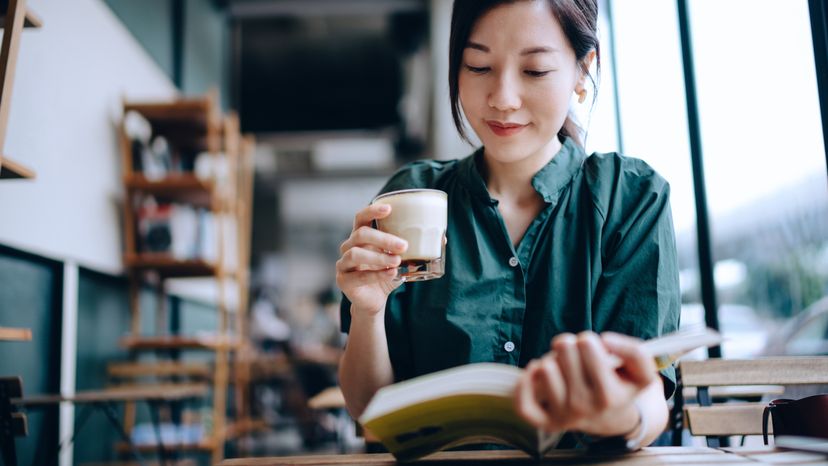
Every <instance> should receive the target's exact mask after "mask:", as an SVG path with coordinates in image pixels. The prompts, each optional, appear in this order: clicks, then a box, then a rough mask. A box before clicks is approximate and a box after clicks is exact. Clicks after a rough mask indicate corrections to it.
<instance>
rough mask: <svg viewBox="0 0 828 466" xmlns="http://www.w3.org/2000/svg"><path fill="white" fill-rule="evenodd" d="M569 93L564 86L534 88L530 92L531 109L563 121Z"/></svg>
mask: <svg viewBox="0 0 828 466" xmlns="http://www.w3.org/2000/svg"><path fill="white" fill-rule="evenodd" d="M570 97H571V96H570V95H569V91H568V88H566V87H565V86H551V87H544V88H540V89H536V90H535V91H533V92H532V94H531V98H530V99H527V100H529V101H530V102H531V105H532V111H533V113H535V114H539V115H543V116H544V117H546V118H549V119H553V120H556V121H557V120H561V121H563V119H564V118H566V115H567V114H568V113H569V103H570Z"/></svg>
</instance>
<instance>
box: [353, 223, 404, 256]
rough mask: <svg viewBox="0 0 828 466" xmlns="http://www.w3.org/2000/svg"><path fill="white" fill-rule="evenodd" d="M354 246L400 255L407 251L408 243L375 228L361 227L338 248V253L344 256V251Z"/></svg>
mask: <svg viewBox="0 0 828 466" xmlns="http://www.w3.org/2000/svg"><path fill="white" fill-rule="evenodd" d="M355 246H360V247H365V246H372V247H374V248H376V249H378V250H381V251H388V252H393V253H396V254H402V253H403V252H405V250H406V249H408V242H407V241H406V240H404V239H402V238H400V237H398V236H394V235H392V234H389V233H385V232H384V231H380V230H377V229H376V228H371V227H364V226H363V227H359V228H357V229H356V230H354V231H353V232H352V233H351V237H350V238H348V240H346V241H345V242H344V243H342V246H340V251H339V252H340V253H341V254H344V253H345V251H347V250H348V249H350V248H352V247H355Z"/></svg>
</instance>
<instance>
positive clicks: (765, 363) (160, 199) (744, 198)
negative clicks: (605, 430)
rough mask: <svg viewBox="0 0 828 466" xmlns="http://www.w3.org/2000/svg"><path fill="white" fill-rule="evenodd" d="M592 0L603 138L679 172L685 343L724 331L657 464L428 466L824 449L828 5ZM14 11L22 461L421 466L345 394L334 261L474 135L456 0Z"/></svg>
mask: <svg viewBox="0 0 828 466" xmlns="http://www.w3.org/2000/svg"><path fill="white" fill-rule="evenodd" d="M532 1H541V0H532ZM597 3H598V25H597V29H598V34H599V39H600V43H601V67H600V73H597V71H598V70H596V69H595V67H594V66H593V69H592V72H593V73H594V74H595V75H596V76H598V79H596V81H595V83H594V85H593V84H590V86H589V87H588V97H587V99H586V102H587V103H586V104H585V105H578V106H575V107H574V110H573V111H574V112H575V116H576V117H577V119H578V121H579V122H581V124H582V126H583V127H584V128H586V130H587V131H586V138H585V149H586V153H587V154H590V153H593V152H618V153H623V154H625V155H627V156H631V157H635V158H638V159H641V160H643V161H645V162H646V163H647V164H649V165H650V166H652V167H653V168H654V169H655V170H656V171H657V172H658V173H660V174H661V175H662V176H663V177H664V178H665V179H666V180H667V181H668V182H669V184H670V202H671V209H672V221H673V224H674V229H675V235H676V248H677V252H678V268H679V273H678V275H679V285H680V286H679V288H680V327H679V328H680V329H691V328H704V327H706V328H710V329H713V330H715V331H717V332H718V333H719V334H720V335H721V336H722V337H723V339H722V341H720V342H717V343H716V345H715V346H710V347H707V348H704V347H702V348H696V349H693V350H692V351H690V352H688V353H687V354H685V355H683V357H682V359H681V360H679V361H678V362H676V363H675V365H676V366H677V368H678V374H679V375H678V377H677V383H678V385H677V389H676V391H675V393H674V394H673V395H672V396H671V397H670V399H669V400H668V408H669V410H670V413H669V422H668V424H667V425H666V426H665V429H664V432H663V433H662V434H661V436H660V437H658V439H657V440H656V441H655V442H654V443H653V444H652V445H651V446H647V447H645V448H644V449H642V450H638V451H635V452H625V453H622V454H621V456H618V455H613V454H612V453H607V452H601V451H598V452H595V451H593V450H592V449H590V448H576V449H575V450H566V451H564V450H552V451H551V452H548V453H547V454H546V456H545V457H544V458H543V459H539V458H537V457H535V458H533V457H531V456H530V455H527V454H526V453H523V452H522V451H520V450H497V451H495V450H456V451H440V452H436V453H433V456H430V457H427V458H426V459H425V460H423V461H435V462H437V463H440V464H461V463H462V464H479V463H480V462H483V461H493V462H501V463H504V464H541V463H542V464H604V462H605V461H606V462H607V463H606V464H610V463H612V464H626V463H627V462H629V464H669V463H675V464H691V463H692V464H730V463H757V462H758V463H768V464H780V463H786V464H828V432H826V428H825V425H826V424H825V423H826V422H828V421H826V419H828V395H825V394H828V166H827V165H826V163H828V3H826V2H823V1H821V0H789V1H786V2H784V3H783V2H779V1H774V0H718V1H706V0H638V1H634V2H631V1H626V0H624V1H616V0H598V2H597ZM0 8H2V9H3V10H4V11H3V12H2V15H3V16H2V20H1V21H2V23H0V24H2V26H3V35H2V37H3V39H2V54H0V80H2V85H1V86H0V453H2V455H0V457H2V464H5V465H7V466H16V465H18V464H19V465H28V464H32V465H41V464H42V465H60V466H70V465H91V464H96V465H100V464H124V465H126V464H142V465H149V464H198V465H206V464H223V465H224V466H242V465H258V466H264V465H277V464H394V463H395V461H396V460H398V459H401V458H402V457H400V456H396V457H395V456H392V455H391V454H389V453H388V451H392V452H393V448H392V447H391V446H390V444H389V442H390V441H386V440H387V439H385V438H378V437H377V435H375V434H373V433H372V432H371V431H370V430H368V429H365V428H364V426H363V425H361V424H360V422H359V421H358V420H355V419H353V418H352V417H351V415H350V414H349V411H348V409H347V408H346V405H345V401H344V397H343V394H342V390H341V389H340V388H339V387H340V386H339V381H338V377H339V376H338V367H339V363H340V358H341V357H342V354H343V348H345V347H346V344H347V339H348V336H347V334H345V333H343V332H342V331H341V330H342V329H341V325H342V323H341V322H340V319H341V313H340V303H341V300H342V292H341V290H340V289H339V288H338V285H337V281H336V269H335V264H336V262H337V260H338V259H339V258H340V255H341V251H340V245H342V243H343V241H345V240H346V239H347V238H348V237H349V235H350V234H351V231H352V228H353V225H354V215H355V213H356V212H357V211H359V210H360V209H363V208H364V207H365V206H367V205H368V204H369V203H370V202H371V201H372V199H374V197H375V196H376V195H377V194H378V193H379V192H380V191H381V189H382V188H383V186H384V185H385V183H386V181H387V180H388V179H389V178H390V177H391V176H392V175H393V174H394V173H395V172H396V171H397V170H398V169H400V168H401V167H403V166H405V165H406V164H408V163H411V162H415V161H419V160H430V159H431V160H437V161H445V160H451V159H458V158H463V157H466V156H467V155H469V154H471V153H472V152H473V151H474V150H475V149H476V147H478V145H479V144H480V141H479V140H478V139H477V138H475V137H474V135H472V137H471V140H470V141H464V140H463V139H462V138H461V137H460V136H459V135H458V134H457V130H456V129H455V125H454V121H453V118H452V113H451V106H450V97H449V86H448V82H447V80H446V76H448V73H449V47H448V44H449V31H450V26H451V16H452V1H450V0H4V1H0ZM573 98H574V99H577V96H574V97H573ZM64 204H65V205H64ZM450 222H451V219H450V218H449V223H450ZM446 247H447V248H448V249H449V251H450V249H451V239H449V240H448V243H447V246H446ZM413 318H416V316H414V317H413ZM507 351H510V350H508V349H507ZM820 395H822V396H820ZM779 400H803V401H804V400H809V401H808V402H809V403H810V404H807V405H804V404H800V405H798V406H799V408H797V409H799V410H798V411H796V413H795V415H794V414H790V413H792V412H793V410H789V411H785V410H784V408H785V407H784V405H785V404H786V403H795V402H794V401H789V402H784V401H779ZM802 406H806V407H802ZM786 412H787V413H789V416H793V417H790V418H789V419H790V421H789V422H788V423H787V424H786V423H785V413H786ZM423 416H425V415H423ZM763 416H765V417H764V419H763ZM768 416H769V417H770V419H768ZM418 425H419V424H418ZM426 425H427V423H426ZM809 426H810V427H809ZM430 432H431V431H429V430H428V428H425V427H424V428H423V429H420V430H419V431H418V433H417V435H420V436H423V437H425V436H427V435H430ZM763 433H764V436H763ZM397 440H398V441H399V437H397ZM443 447H445V445H443ZM443 447H440V448H435V449H434V450H443V449H444V448H443ZM402 459H404V458H402Z"/></svg>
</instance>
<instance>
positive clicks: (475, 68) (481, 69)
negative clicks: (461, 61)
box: [465, 65, 491, 74]
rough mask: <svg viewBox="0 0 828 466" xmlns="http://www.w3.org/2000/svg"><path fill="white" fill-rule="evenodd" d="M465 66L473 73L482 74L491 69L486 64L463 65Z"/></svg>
mask: <svg viewBox="0 0 828 466" xmlns="http://www.w3.org/2000/svg"><path fill="white" fill-rule="evenodd" d="M465 67H466V69H467V70H469V71H471V72H472V73H475V74H484V73H488V72H489V71H490V70H491V68H489V67H488V66H471V65H465Z"/></svg>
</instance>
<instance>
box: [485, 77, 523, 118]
mask: <svg viewBox="0 0 828 466" xmlns="http://www.w3.org/2000/svg"><path fill="white" fill-rule="evenodd" d="M509 75H510V73H500V74H499V75H498V76H497V77H496V79H495V80H494V83H493V86H494V87H493V88H492V89H491V92H490V93H489V102H488V103H489V107H491V108H494V109H495V110H498V111H501V112H508V111H512V110H517V109H519V108H520V105H521V100H520V86H519V84H518V80H516V79H514V78H512V77H510V76H509Z"/></svg>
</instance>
